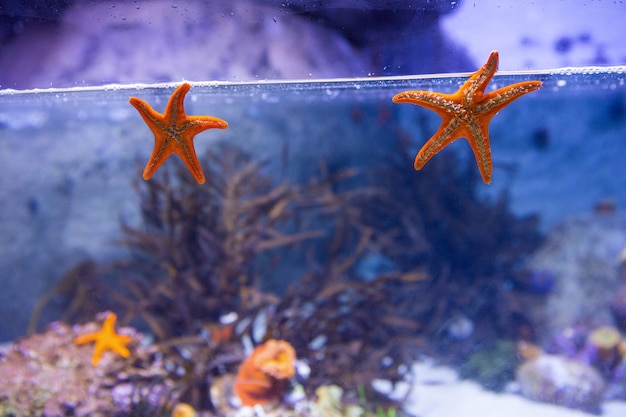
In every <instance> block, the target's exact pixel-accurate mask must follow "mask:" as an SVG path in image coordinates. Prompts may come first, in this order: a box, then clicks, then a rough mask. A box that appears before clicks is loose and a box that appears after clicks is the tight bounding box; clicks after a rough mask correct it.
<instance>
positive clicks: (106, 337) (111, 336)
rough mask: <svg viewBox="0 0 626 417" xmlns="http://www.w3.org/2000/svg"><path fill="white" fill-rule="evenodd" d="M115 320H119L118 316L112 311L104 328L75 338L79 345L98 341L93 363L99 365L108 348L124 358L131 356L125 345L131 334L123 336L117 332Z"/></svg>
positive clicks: (105, 321)
mask: <svg viewBox="0 0 626 417" xmlns="http://www.w3.org/2000/svg"><path fill="white" fill-rule="evenodd" d="M115 320H117V316H116V315H115V314H114V313H110V314H109V315H108V316H107V318H106V320H104V324H103V325H102V330H100V331H99V332H94V333H87V334H84V335H82V336H78V337H77V338H76V339H75V340H74V343H76V344H77V345H82V344H83V343H89V342H94V341H95V342H96V348H95V350H94V351H93V357H92V358H91V363H92V364H93V365H97V364H98V363H99V362H100V358H102V354H103V353H104V351H105V350H107V349H109V350H112V351H113V352H115V353H117V354H118V355H120V356H122V357H124V358H128V357H129V356H130V352H129V351H128V348H126V346H125V345H126V344H127V343H128V342H129V341H130V336H122V335H119V334H117V333H115Z"/></svg>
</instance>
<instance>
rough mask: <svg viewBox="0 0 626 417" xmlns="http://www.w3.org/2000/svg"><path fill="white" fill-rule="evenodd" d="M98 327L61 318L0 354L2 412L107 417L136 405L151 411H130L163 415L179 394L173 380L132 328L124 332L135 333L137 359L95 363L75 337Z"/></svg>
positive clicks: (111, 358) (127, 412) (51, 416)
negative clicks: (70, 325) (169, 403)
mask: <svg viewBox="0 0 626 417" xmlns="http://www.w3.org/2000/svg"><path fill="white" fill-rule="evenodd" d="M98 327H99V326H98V325H97V324H96V323H88V324H85V325H82V326H81V325H77V326H73V327H69V326H67V325H65V324H61V323H58V322H57V323H53V324H52V325H51V326H50V327H49V329H48V330H47V331H46V332H45V333H41V334H35V335H33V336H30V337H27V338H24V339H21V340H19V341H16V342H14V343H13V344H12V345H11V346H9V347H8V348H6V349H5V350H4V351H3V352H2V355H0V375H3V377H2V378H0V411H2V412H3V414H0V415H7V416H44V415H45V416H49V417H60V416H67V415H72V416H76V417H87V416H89V417H105V416H111V415H131V414H130V413H131V412H133V410H135V411H136V410H138V409H144V410H148V411H150V412H146V413H145V414H132V415H152V416H156V415H159V414H158V413H157V412H156V411H158V410H161V411H163V410H164V409H165V408H166V405H165V403H166V402H167V401H170V400H174V399H175V397H176V395H175V381H174V380H172V379H171V378H169V377H168V375H167V373H166V371H165V370H164V369H163V366H162V363H160V362H159V361H158V360H155V357H154V356H153V354H152V352H151V348H147V347H144V346H142V344H141V343H140V342H141V341H142V336H141V334H139V333H136V332H135V331H134V330H133V329H131V328H124V329H123V330H124V332H125V333H128V334H132V335H133V340H132V341H131V342H130V345H131V346H132V349H133V350H134V351H135V355H134V356H135V360H134V361H133V363H130V361H125V360H123V359H122V358H120V357H118V356H114V355H106V356H104V357H103V358H102V361H101V363H100V365H99V366H97V367H94V366H92V365H91V349H83V348H80V347H78V346H76V345H75V344H74V343H73V341H74V339H75V338H76V336H77V335H78V334H82V333H86V332H91V331H95V330H96V329H97V328H98ZM7 376H10V377H7ZM51 399H53V400H51Z"/></svg>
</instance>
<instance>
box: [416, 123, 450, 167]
mask: <svg viewBox="0 0 626 417" xmlns="http://www.w3.org/2000/svg"><path fill="white" fill-rule="evenodd" d="M460 125H461V120H460V119H458V118H451V117H447V118H445V119H444V120H443V121H442V123H441V126H440V127H439V130H437V132H436V133H435V134H434V135H433V137H431V138H430V139H429V140H428V142H426V143H425V144H424V146H422V149H420V151H419V152H418V154H417V156H416V157H415V162H414V163H413V166H414V167H415V169H418V170H419V169H422V168H423V167H424V165H426V163H427V162H428V161H430V158H432V157H433V156H435V154H437V153H438V152H439V151H441V150H442V149H443V148H445V147H446V146H448V145H449V144H450V143H452V142H454V141H455V140H457V139H458V138H459V137H460V136H459V135H458V134H457V133H458V132H457V131H458V129H459V127H460Z"/></svg>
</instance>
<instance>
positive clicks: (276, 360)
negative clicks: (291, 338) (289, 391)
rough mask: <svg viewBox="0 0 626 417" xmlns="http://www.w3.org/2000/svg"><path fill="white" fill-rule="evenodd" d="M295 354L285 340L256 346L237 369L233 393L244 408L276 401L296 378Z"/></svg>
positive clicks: (270, 341) (271, 341) (269, 341)
mask: <svg viewBox="0 0 626 417" xmlns="http://www.w3.org/2000/svg"><path fill="white" fill-rule="evenodd" d="M295 361H296V351H295V350H294V348H293V346H291V344H289V343H288V342H286V341H284V340H274V339H270V340H268V341H267V342H265V343H263V344H262V345H259V346H257V347H256V348H255V349H254V351H253V352H252V354H251V355H250V356H249V357H248V358H246V360H244V361H243V362H242V364H241V365H240V366H239V371H238V372H237V380H236V381H235V385H234V390H235V393H236V394H237V396H238V397H239V399H240V400H241V403H242V404H243V405H246V406H254V405H262V404H266V403H268V402H270V401H272V400H274V399H276V398H278V397H279V396H280V395H281V394H282V391H283V388H284V386H285V383H286V382H287V380H288V379H290V378H292V377H293V376H294V375H295Z"/></svg>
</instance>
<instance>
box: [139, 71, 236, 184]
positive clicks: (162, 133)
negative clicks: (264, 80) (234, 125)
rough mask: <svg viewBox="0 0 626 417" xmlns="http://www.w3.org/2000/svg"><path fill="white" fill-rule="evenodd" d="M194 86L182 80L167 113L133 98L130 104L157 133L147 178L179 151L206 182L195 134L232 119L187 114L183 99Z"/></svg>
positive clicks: (219, 126)
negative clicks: (198, 156) (197, 150)
mask: <svg viewBox="0 0 626 417" xmlns="http://www.w3.org/2000/svg"><path fill="white" fill-rule="evenodd" d="M190 88H191V85H190V84H189V83H183V84H181V85H180V86H179V87H178V88H177V89H176V90H175V91H174V92H173V93H172V95H171V97H170V99H169V101H168V102H167V107H166V108H165V113H163V114H161V113H158V112H156V111H155V110H154V109H153V108H152V107H150V105H149V104H148V103H146V102H145V101H143V100H141V99H138V98H137V97H131V98H130V104H132V105H133V107H135V108H136V109H137V111H139V114H140V115H141V117H142V118H143V120H144V121H145V122H146V124H147V125H148V127H149V128H150V130H152V133H154V150H153V151H152V155H151V156H150V160H149V161H148V164H147V165H146V169H145V170H144V171H143V179H145V180H148V179H150V177H152V174H154V173H155V172H156V170H157V169H159V167H160V166H161V165H162V164H163V162H165V160H166V159H167V158H169V156H170V155H171V154H173V153H175V154H176V155H178V156H179V157H180V159H182V160H183V162H184V163H185V165H187V168H189V171H191V174H192V175H193V177H194V178H195V179H196V181H198V183H199V184H203V183H204V173H203V172H202V168H201V167H200V163H199V162H198V158H197V156H196V151H195V148H194V146H193V138H194V136H196V135H197V134H198V133H200V132H203V131H205V130H207V129H212V128H218V129H226V128H227V127H228V123H226V121H224V120H222V119H218V118H217V117H211V116H187V115H186V114H185V108H184V107H183V101H184V100H185V95H186V94H187V92H188V91H189V89H190Z"/></svg>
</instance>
